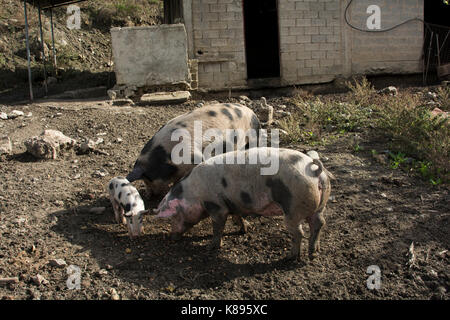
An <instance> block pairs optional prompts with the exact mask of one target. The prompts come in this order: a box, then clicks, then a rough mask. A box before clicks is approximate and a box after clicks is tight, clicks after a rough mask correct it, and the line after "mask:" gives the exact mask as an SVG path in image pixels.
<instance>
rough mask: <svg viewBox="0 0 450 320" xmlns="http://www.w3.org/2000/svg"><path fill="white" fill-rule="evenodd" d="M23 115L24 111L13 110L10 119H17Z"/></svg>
mask: <svg viewBox="0 0 450 320" xmlns="http://www.w3.org/2000/svg"><path fill="white" fill-rule="evenodd" d="M23 116H24V113H23V111H20V110H13V111H11V113H10V114H9V115H8V119H15V118H18V117H23Z"/></svg>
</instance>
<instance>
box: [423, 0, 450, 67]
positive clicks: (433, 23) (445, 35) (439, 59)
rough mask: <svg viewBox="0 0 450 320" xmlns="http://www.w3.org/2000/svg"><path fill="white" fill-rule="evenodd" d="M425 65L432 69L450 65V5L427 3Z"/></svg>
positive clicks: (439, 0)
mask: <svg viewBox="0 0 450 320" xmlns="http://www.w3.org/2000/svg"><path fill="white" fill-rule="evenodd" d="M424 10H425V12H424V20H425V22H426V26H425V28H424V33H425V34H424V44H425V45H424V63H425V67H426V69H432V68H435V67H439V66H442V65H445V64H449V63H450V18H449V17H450V4H445V3H444V1H443V0H433V1H430V0H427V1H425V8H424Z"/></svg>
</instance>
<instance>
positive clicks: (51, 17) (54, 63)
mask: <svg viewBox="0 0 450 320" xmlns="http://www.w3.org/2000/svg"><path fill="white" fill-rule="evenodd" d="M50 27H51V30H52V48H53V72H54V75H55V77H56V76H57V73H58V72H57V68H56V49H55V34H54V32H53V10H52V8H50Z"/></svg>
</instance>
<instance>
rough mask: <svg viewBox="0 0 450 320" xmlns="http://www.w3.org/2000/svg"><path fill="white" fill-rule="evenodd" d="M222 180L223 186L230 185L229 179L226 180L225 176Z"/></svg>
mask: <svg viewBox="0 0 450 320" xmlns="http://www.w3.org/2000/svg"><path fill="white" fill-rule="evenodd" d="M221 182H222V186H223V187H224V188H226V187H227V186H228V183H227V180H225V178H222V180H221Z"/></svg>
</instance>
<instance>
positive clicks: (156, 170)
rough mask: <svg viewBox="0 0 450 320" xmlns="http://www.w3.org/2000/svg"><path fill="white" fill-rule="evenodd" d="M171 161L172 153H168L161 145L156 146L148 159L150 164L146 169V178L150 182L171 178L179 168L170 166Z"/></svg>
mask: <svg viewBox="0 0 450 320" xmlns="http://www.w3.org/2000/svg"><path fill="white" fill-rule="evenodd" d="M169 159H170V153H167V152H166V150H164V148H163V147H162V146H161V145H158V146H156V147H155V148H154V149H153V150H152V152H151V153H150V156H149V157H148V162H147V164H146V166H145V168H144V169H145V172H144V178H147V179H148V180H150V181H153V180H157V179H162V180H167V179H169V178H171V177H172V176H173V175H174V174H175V173H176V172H177V170H178V168H177V167H176V166H174V165H172V164H170V163H169Z"/></svg>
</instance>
